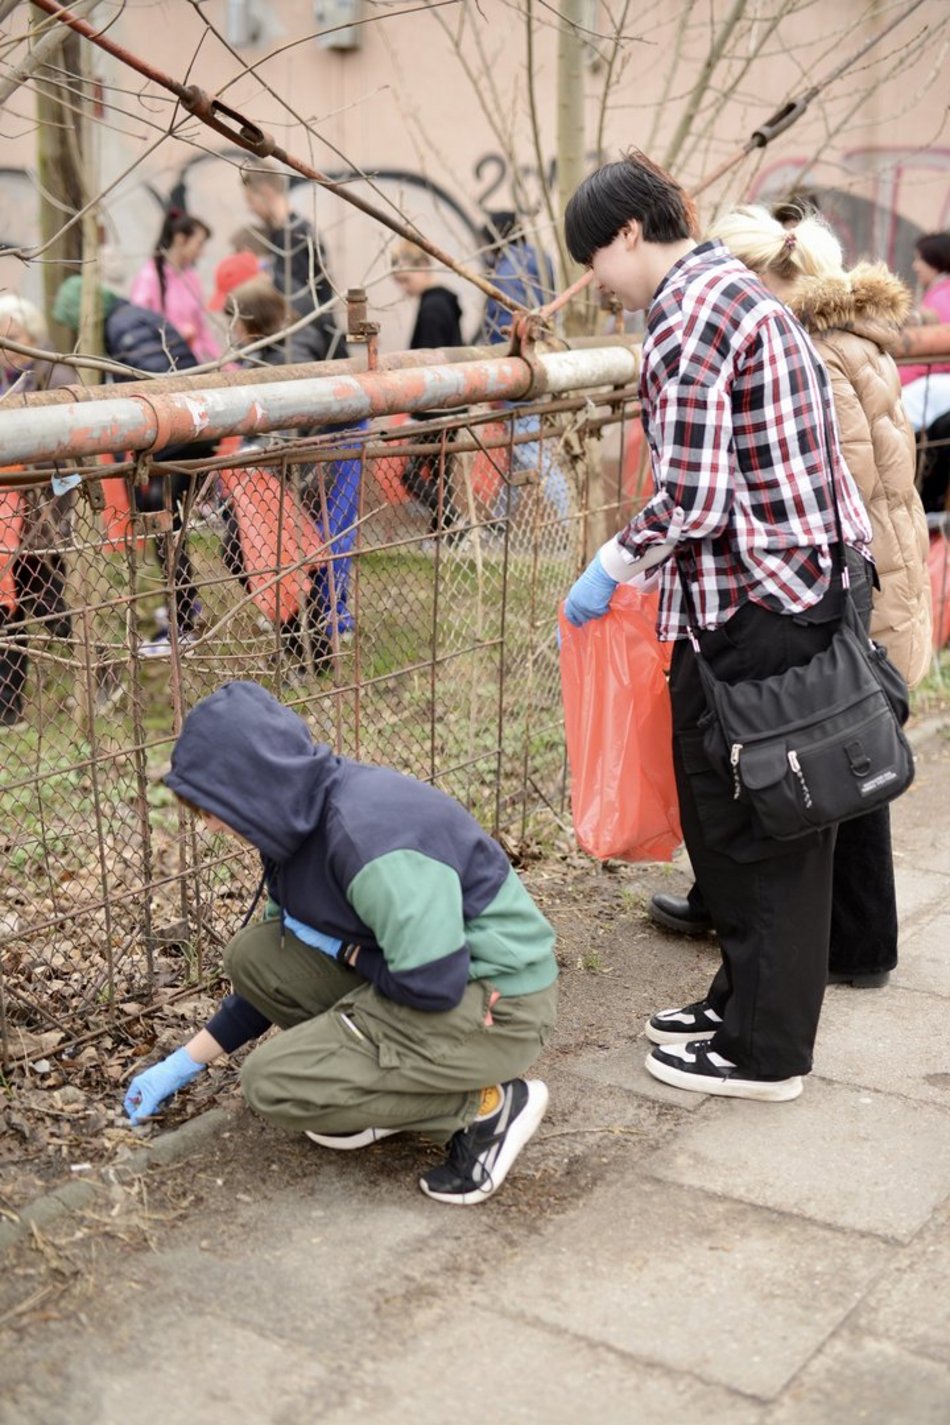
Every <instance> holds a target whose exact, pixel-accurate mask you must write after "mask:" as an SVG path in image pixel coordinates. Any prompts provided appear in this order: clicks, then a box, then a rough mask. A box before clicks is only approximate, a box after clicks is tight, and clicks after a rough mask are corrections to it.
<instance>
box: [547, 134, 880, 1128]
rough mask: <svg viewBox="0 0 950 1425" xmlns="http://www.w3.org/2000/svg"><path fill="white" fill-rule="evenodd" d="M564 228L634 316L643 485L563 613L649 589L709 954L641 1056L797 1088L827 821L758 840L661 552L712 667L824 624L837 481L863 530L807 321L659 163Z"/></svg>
mask: <svg viewBox="0 0 950 1425" xmlns="http://www.w3.org/2000/svg"><path fill="white" fill-rule="evenodd" d="M565 232H566V237H567V245H568V248H569V250H570V252H571V255H572V257H574V259H575V260H576V261H578V262H581V263H584V264H585V265H587V266H589V267H590V268H592V270H593V273H594V277H595V280H596V282H597V285H598V286H599V287H600V288H601V290H603V291H606V292H610V293H612V294H613V295H614V296H616V297H617V298H619V299H620V301H621V302H622V303H623V305H624V307H625V308H626V309H627V310H628V311H645V312H646V313H647V323H646V334H645V338H644V343H643V355H642V366H641V375H640V398H641V404H642V417H643V424H644V428H645V430H646V434H647V439H648V441H649V444H650V451H651V455H652V462H653V474H654V481H655V487H656V488H655V493H654V495H653V498H652V499H651V500H650V501H649V502H648V503H647V504H646V506H645V507H644V508H643V510H641V511H640V513H639V514H638V515H637V516H636V517H635V518H634V519H632V520H631V521H630V523H629V524H628V525H627V527H626V528H625V529H624V530H622V531H621V533H620V534H619V535H617V536H616V538H614V539H612V540H610V541H608V543H607V544H605V545H604V546H603V548H602V549H600V550H599V551H598V553H597V554H596V555H595V557H594V559H593V560H592V561H591V563H590V565H589V566H588V568H587V569H586V570H585V571H584V573H583V574H582V575H581V577H580V578H579V579H578V580H577V582H576V583H575V585H574V587H573V588H572V589H571V592H570V594H569V595H568V599H567V605H566V614H567V617H568V619H569V620H570V621H571V622H572V623H573V624H575V625H578V626H579V625H581V624H583V623H585V622H586V621H587V620H588V619H591V618H600V617H602V616H603V614H604V613H606V611H607V608H608V607H609V604H610V600H611V597H612V595H613V592H614V590H615V589H616V587H617V584H618V583H627V582H631V581H635V582H637V583H639V584H640V586H641V587H642V586H643V585H644V584H645V583H649V582H650V581H651V580H658V582H659V591H660V612H659V624H658V632H659V636H660V638H661V639H663V640H666V641H670V640H673V641H675V646H674V649H673V659H672V665H671V668H670V697H671V701H672V707H673V744H674V745H673V752H674V765H675V768H676V780H677V788H678V792H679V799H680V811H681V816H682V824H683V834H684V838H685V841H686V847H687V850H688V851H689V856H690V860H691V862H692V866H693V870H694V872H695V874H696V878H697V881H698V883H699V885H700V886H701V888H702V891H703V894H704V896H705V898H706V901H707V904H708V907H709V911H710V914H711V916H712V920H713V924H714V925H715V928H716V930H717V932H718V935H719V942H720V946H721V950H722V965H721V967H720V969H719V971H718V973H717V974H716V976H715V978H714V980H713V982H712V985H711V986H710V988H709V990H708V991H707V993H706V996H705V998H704V999H702V1000H700V1001H698V1002H697V1003H695V1004H690V1005H686V1006H685V1007H683V1008H681V1009H675V1010H664V1011H660V1012H659V1013H658V1014H656V1015H654V1016H653V1017H652V1019H651V1020H650V1021H649V1023H648V1025H647V1036H648V1038H649V1039H650V1040H652V1042H653V1043H654V1045H655V1046H656V1047H655V1048H654V1049H653V1050H652V1051H651V1053H650V1055H649V1056H648V1058H647V1061H646V1067H647V1069H648V1070H649V1071H650V1073H651V1074H653V1075H654V1077H655V1078H658V1079H662V1080H663V1081H664V1082H666V1083H670V1084H674V1085H676V1086H677V1087H679V1088H685V1089H693V1090H696V1091H699V1092H702V1093H714V1094H723V1095H728V1096H730V1097H737V1098H754V1099H768V1100H776V1099H791V1098H796V1097H797V1096H798V1094H800V1093H801V1090H802V1080H801V1076H802V1074H807V1073H808V1072H809V1070H810V1068H811V1063H812V1049H813V1046H814V1041H815V1034H816V1032H817V1028H818V1017H819V1014H820V1011H821V1002H822V997H823V994H824V987H825V982H826V978H827V973H828V940H829V932H830V919H831V880H832V856H833V850H834V838H835V832H834V829H833V828H831V829H828V830H825V831H820V832H815V833H813V834H811V835H808V836H805V837H801V838H800V839H798V840H795V841H790V842H789V841H783V842H778V841H773V840H770V839H768V838H766V837H764V836H763V835H762V834H761V832H760V831H759V830H758V829H757V827H756V825H755V823H754V822H753V820H752V818H751V815H750V812H749V810H748V808H747V806H746V805H745V804H744V803H743V802H739V801H735V800H734V799H733V795H732V787H731V786H730V785H728V784H727V783H726V782H725V781H724V780H723V779H722V777H721V776H720V774H719V773H718V772H717V771H715V770H714V768H713V767H712V765H711V764H710V762H709V760H708V759H707V757H706V754H705V751H704V749H703V740H702V731H701V729H700V727H699V720H700V717H701V716H702V714H703V713H704V712H705V710H706V703H705V698H704V695H703V690H702V685H701V683H700V679H699V673H698V669H697V664H696V658H695V655H694V653H693V649H692V646H691V644H690V642H689V640H688V638H687V637H686V614H685V611H684V608H683V603H682V591H681V588H680V582H679V576H678V574H677V568H676V566H677V563H678V564H679V567H680V568H681V569H682V572H683V574H684V576H685V578H686V581H687V583H688V584H689V588H690V594H691V602H692V605H693V609H694V612H695V617H696V621H697V623H698V625H699V627H698V630H697V632H698V635H699V642H700V647H701V649H702V653H703V656H704V657H705V658H706V659H707V661H708V662H709V664H710V666H711V668H712V670H713V671H714V673H715V674H716V676H717V677H718V678H720V679H724V680H725V681H727V682H728V681H738V680H740V679H746V678H762V677H767V676H770V675H771V674H774V673H781V672H784V671H785V670H786V669H787V668H789V667H793V666H795V665H797V664H801V663H805V662H807V661H808V660H809V659H810V658H811V657H812V656H813V655H814V654H815V653H818V652H820V651H821V650H822V649H824V648H825V647H827V645H828V643H829V641H830V639H831V635H832V633H833V631H834V629H835V627H836V624H837V620H838V618H839V615H840V612H841V601H842V593H841V587H840V577H839V576H838V575H837V573H836V570H835V559H834V551H833V548H832V546H833V545H834V543H835V541H836V532H835V518H834V504H833V499H832V485H831V482H832V480H834V482H835V485H836V488H837V492H838V502H839V507H840V514H841V525H842V531H843V534H844V538H845V542H846V544H847V545H849V546H851V547H852V549H853V550H854V551H856V553H854V554H852V555H851V559H852V560H853V561H854V562H856V563H857V565H858V566H860V565H861V563H862V561H861V558H860V556H861V555H862V554H865V555H866V553H867V542H868V540H869V539H870V533H871V532H870V528H869V526H868V523H867V517H866V515H865V513H864V509H863V506H862V503H861V499H860V496H859V494H858V491H857V488H856V487H855V485H854V482H853V480H852V478H851V475H850V473H849V471H848V469H847V467H846V466H845V464H844V461H843V460H842V457H841V452H840V449H839V446H838V438H837V433H836V430H835V426H834V414H833V407H832V403H831V395H830V390H829V385H828V379H827V376H826V374H825V371H824V368H823V366H822V364H821V362H820V360H819V358H818V356H817V354H816V353H815V351H814V349H813V347H812V345H811V343H810V341H809V339H808V337H807V335H806V334H805V332H804V330H803V328H802V327H801V326H800V325H799V324H798V322H797V321H796V320H795V318H794V317H793V316H792V315H791V314H790V313H789V311H788V310H787V309H786V308H785V307H784V306H783V305H782V304H781V303H780V302H779V301H777V299H776V298H775V297H773V296H772V295H771V294H770V293H769V292H768V291H767V290H766V288H764V287H763V286H762V285H761V284H760V283H759V282H758V280H757V279H756V278H755V277H754V276H753V275H752V274H751V273H750V272H749V270H748V268H746V267H745V266H744V265H743V264H742V263H741V262H738V261H737V260H736V259H734V258H733V257H732V256H731V255H730V254H729V253H728V251H727V250H726V249H725V248H724V247H723V246H722V245H721V244H720V243H718V242H706V243H700V244H697V242H696V241H695V238H694V233H695V213H694V210H693V207H692V204H691V202H690V200H689V198H688V197H687V195H686V194H685V193H684V192H683V190H682V189H681V188H680V187H679V186H678V184H676V183H675V182H674V181H673V180H672V178H670V176H669V175H668V174H666V173H664V172H663V170H662V169H659V168H658V167H657V166H656V165H654V164H653V163H651V162H650V161H649V160H648V159H646V158H645V157H644V156H643V155H642V154H639V153H637V152H635V151H634V152H631V153H630V154H629V155H628V156H627V157H626V158H624V159H622V160H621V161H620V162H617V163H610V164H606V165H605V166H604V167H603V168H600V169H598V170H597V172H595V173H593V174H592V175H591V176H590V177H589V178H587V179H586V180H585V181H584V182H583V183H582V184H581V186H580V187H579V188H578V189H577V191H576V193H575V194H574V196H573V197H572V198H571V201H570V203H569V204H568V207H567V212H566V215H565ZM674 549H675V556H676V557H675V559H671V558H669V557H668V556H669V554H670V551H671V550H674ZM653 566H659V568H658V572H657V570H654V572H653V573H652V574H650V575H647V574H646V572H645V571H646V570H647V569H649V568H651V567H653Z"/></svg>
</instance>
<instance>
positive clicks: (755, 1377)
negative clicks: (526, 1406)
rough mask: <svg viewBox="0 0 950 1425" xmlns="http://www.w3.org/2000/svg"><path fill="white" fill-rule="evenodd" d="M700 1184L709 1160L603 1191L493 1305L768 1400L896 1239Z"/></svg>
mask: <svg viewBox="0 0 950 1425" xmlns="http://www.w3.org/2000/svg"><path fill="white" fill-rule="evenodd" d="M691 1126H692V1125H689V1127H688V1128H687V1130H685V1131H687V1132H689V1131H690V1128H691ZM737 1171H741V1169H738V1170H737ZM701 1183H702V1170H701V1168H700V1169H698V1171H697V1173H696V1175H695V1177H694V1180H693V1184H694V1186H693V1190H689V1189H687V1188H680V1187H676V1186H670V1185H668V1184H661V1183H659V1182H655V1181H650V1180H648V1179H643V1178H631V1179H630V1180H627V1181H624V1182H620V1183H616V1184H614V1185H612V1186H610V1187H606V1188H604V1189H602V1190H601V1191H600V1192H599V1193H597V1194H596V1195H595V1197H594V1199H593V1200H592V1201H590V1202H589V1203H588V1204H587V1206H586V1207H585V1208H583V1209H582V1210H579V1211H577V1212H575V1213H573V1214H571V1215H570V1216H569V1217H566V1218H564V1219H562V1220H561V1221H560V1222H558V1223H556V1224H554V1225H552V1227H551V1228H550V1229H549V1230H547V1231H546V1232H545V1233H544V1234H543V1238H542V1242H541V1245H540V1250H538V1251H537V1252H536V1253H535V1254H532V1255H530V1256H525V1257H523V1258H522V1260H521V1262H520V1263H519V1264H518V1267H517V1270H516V1271H511V1272H508V1273H505V1274H503V1275H502V1276H501V1277H500V1279H498V1280H496V1281H494V1282H493V1283H492V1291H493V1294H494V1298H495V1301H496V1303H497V1308H498V1309H499V1310H500V1311H501V1312H502V1313H504V1314H505V1315H511V1314H514V1313H519V1314H520V1315H521V1316H522V1317H523V1318H524V1319H529V1320H533V1321H535V1322H536V1323H539V1324H540V1323H542V1322H544V1323H546V1324H547V1325H549V1326H556V1327H559V1328H561V1329H562V1330H564V1331H570V1332H574V1333H577V1334H579V1335H582V1336H583V1337H585V1338H586V1339H587V1340H588V1341H590V1342H599V1343H601V1344H602V1345H605V1346H612V1347H613V1348H614V1349H615V1350H617V1351H620V1352H623V1353H624V1354H625V1355H627V1356H630V1357H632V1358H633V1359H635V1360H637V1361H639V1362H641V1363H646V1364H651V1365H653V1366H662V1367H666V1368H667V1369H669V1370H673V1371H685V1372H688V1373H689V1374H690V1375H693V1376H697V1377H699V1378H701V1379H703V1380H707V1381H711V1382H714V1383H715V1384H716V1385H719V1386H725V1387H727V1388H728V1389H730V1390H734V1391H738V1392H740V1393H742V1394H745V1395H751V1396H757V1397H760V1398H762V1399H771V1398H772V1397H774V1396H775V1395H777V1394H778V1392H779V1391H780V1390H781V1389H782V1387H783V1386H784V1385H785V1384H786V1382H787V1381H788V1380H789V1379H791V1377H792V1376H794V1375H795V1374H796V1372H797V1371H799V1370H800V1369H801V1368H802V1366H803V1365H804V1364H805V1363H806V1362H807V1361H808V1360H809V1359H810V1358H811V1356H812V1355H813V1354H814V1353H815V1351H817V1350H818V1349H819V1348H820V1346H821V1345H822V1344H823V1342H824V1340H825V1338H826V1337H827V1335H828V1334H829V1333H830V1332H831V1331H833V1330H834V1329H835V1327H836V1326H837V1325H838V1324H839V1323H840V1322H841V1321H842V1320H844V1318H845V1317H846V1316H847V1315H848V1313H849V1312H850V1311H852V1310H853V1308H854V1306H855V1304H856V1303H857V1301H858V1300H859V1299H860V1297H861V1295H862V1293H863V1292H864V1291H865V1290H866V1289H867V1287H868V1286H869V1285H870V1284H871V1282H872V1281H874V1280H875V1279H876V1277H877V1275H878V1274H879V1272H880V1271H881V1270H882V1268H883V1267H884V1266H885V1264H886V1263H887V1262H888V1261H889V1260H890V1257H891V1254H892V1253H893V1252H894V1251H895V1250H896V1249H895V1248H894V1247H892V1246H890V1245H889V1244H887V1243H885V1242H882V1241H879V1240H877V1239H875V1238H873V1237H868V1236H863V1237H862V1236H856V1235H851V1234H842V1233H837V1232H832V1231H829V1230H828V1229H827V1228H824V1227H821V1226H818V1225H816V1224H814V1223H811V1222H806V1221H804V1220H802V1219H801V1218H796V1217H791V1216H782V1215H780V1214H778V1213H774V1212H771V1211H768V1210H767V1209H764V1208H757V1207H752V1206H749V1205H746V1204H743V1203H740V1202H735V1201H730V1200H729V1199H727V1198H724V1197H719V1196H716V1195H715V1194H714V1193H713V1192H709V1191H706V1190H705V1188H704V1187H700V1184H701ZM595 1221H596V1223H597V1229H596V1231H592V1230H591V1225H592V1222H595ZM539 1418H543V1417H539ZM590 1418H591V1419H593V1418H596V1417H595V1415H594V1414H593V1413H592V1414H591V1416H590Z"/></svg>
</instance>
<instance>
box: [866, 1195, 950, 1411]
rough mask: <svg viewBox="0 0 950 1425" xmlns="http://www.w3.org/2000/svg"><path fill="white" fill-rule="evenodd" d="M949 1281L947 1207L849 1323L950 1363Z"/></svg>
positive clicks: (949, 1218)
mask: <svg viewBox="0 0 950 1425" xmlns="http://www.w3.org/2000/svg"><path fill="white" fill-rule="evenodd" d="M948 1283H950V1210H946V1209H945V1210H944V1211H943V1212H941V1213H939V1214H938V1215H937V1216H936V1217H935V1219H934V1220H933V1222H931V1223H928V1225H927V1226H926V1227H925V1228H924V1229H923V1231H922V1232H921V1233H920V1234H919V1235H918V1236H917V1237H915V1238H914V1240H913V1242H912V1243H911V1244H910V1245H909V1246H908V1247H907V1248H905V1250H904V1251H903V1252H902V1253H901V1255H900V1256H899V1257H898V1258H897V1259H896V1260H895V1261H894V1262H893V1263H892V1264H891V1265H890V1266H889V1267H887V1268H886V1269H885V1270H884V1272H883V1273H882V1274H881V1276H880V1277H879V1278H878V1281H877V1282H876V1283H875V1285H874V1286H873V1287H872V1289H871V1291H870V1292H869V1293H868V1295H867V1297H866V1298H865V1300H864V1301H863V1302H862V1304H861V1306H860V1307H859V1308H858V1310H857V1311H856V1312H855V1314H854V1316H853V1317H852V1318H851V1321H850V1323H849V1324H850V1325H851V1326H853V1327H854V1328H855V1329H856V1330H859V1331H862V1330H863V1331H866V1332H867V1334H868V1335H869V1336H875V1337H877V1338H879V1339H880V1340H882V1341H891V1342H893V1343H894V1344H895V1345H899V1346H904V1347H906V1349H907V1350H909V1351H913V1352H914V1353H915V1354H917V1355H920V1356H929V1357H930V1358H931V1359H932V1360H935V1361H939V1362H940V1363H941V1364H942V1365H945V1366H950V1286H948ZM947 1419H948V1420H950V1401H948V1410H947Z"/></svg>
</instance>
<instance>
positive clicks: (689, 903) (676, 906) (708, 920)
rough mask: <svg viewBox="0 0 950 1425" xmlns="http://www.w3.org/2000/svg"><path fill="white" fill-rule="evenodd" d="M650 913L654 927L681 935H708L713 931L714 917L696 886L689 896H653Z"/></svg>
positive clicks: (649, 908)
mask: <svg viewBox="0 0 950 1425" xmlns="http://www.w3.org/2000/svg"><path fill="white" fill-rule="evenodd" d="M648 911H649V915H650V919H651V920H652V921H653V923H654V925H659V926H661V927H662V929H663V930H675V931H677V932H678V933H679V934H680V935H706V934H708V932H709V931H710V930H712V929H713V923H712V917H711V916H710V914H709V911H708V910H707V909H706V903H705V901H704V900H703V897H702V894H701V892H700V890H699V887H698V886H695V885H694V886H693V887H692V889H691V890H690V893H689V895H688V896H665V895H662V894H657V895H655V896H652V897H651V899H650V904H649V907H648Z"/></svg>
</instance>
